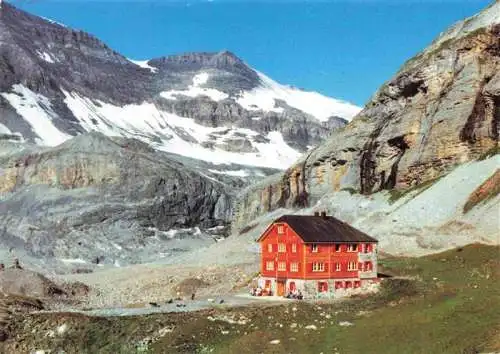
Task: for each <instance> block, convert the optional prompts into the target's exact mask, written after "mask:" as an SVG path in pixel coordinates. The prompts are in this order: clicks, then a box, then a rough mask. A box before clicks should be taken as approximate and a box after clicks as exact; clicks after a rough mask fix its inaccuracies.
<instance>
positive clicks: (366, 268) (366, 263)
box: [365, 262, 373, 272]
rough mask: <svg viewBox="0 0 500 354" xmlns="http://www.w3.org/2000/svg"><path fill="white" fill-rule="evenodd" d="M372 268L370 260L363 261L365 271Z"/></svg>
mask: <svg viewBox="0 0 500 354" xmlns="http://www.w3.org/2000/svg"><path fill="white" fill-rule="evenodd" d="M372 269H373V266H372V262H365V272H370V271H372Z"/></svg>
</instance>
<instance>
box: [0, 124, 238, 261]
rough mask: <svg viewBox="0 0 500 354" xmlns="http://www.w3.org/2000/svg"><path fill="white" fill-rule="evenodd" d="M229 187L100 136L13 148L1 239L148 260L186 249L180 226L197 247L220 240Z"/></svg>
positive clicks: (30, 248)
mask: <svg viewBox="0 0 500 354" xmlns="http://www.w3.org/2000/svg"><path fill="white" fill-rule="evenodd" d="M232 188H233V186H232V185H226V184H224V183H222V182H219V181H217V180H216V179H215V178H214V177H211V176H208V175H205V174H202V173H201V172H199V171H197V170H195V169H194V168H192V167H189V166H187V165H186V164H183V163H181V162H179V161H176V160H175V159H172V158H170V157H169V156H168V155H166V154H165V153H160V152H157V151H156V150H154V149H152V148H150V147H149V146H147V145H146V144H144V143H141V142H138V141H134V140H129V139H122V138H115V139H110V138H108V137H106V136H104V135H102V134H98V133H91V134H88V135H81V136H79V137H76V138H74V139H71V140H69V141H67V142H66V143H64V144H62V145H60V146H58V147H56V148H48V149H43V150H41V151H40V150H39V149H38V151H34V150H30V149H25V150H23V149H20V150H15V149H12V150H7V152H6V153H4V154H0V196H1V198H0V242H1V244H2V247H3V248H4V249H11V248H12V249H14V250H24V251H26V252H28V255H30V256H33V257H52V256H54V257H56V258H61V259H77V260H78V259H81V260H83V262H88V263H89V264H91V263H92V262H94V263H95V262H97V263H102V262H104V263H110V262H111V263H113V262H115V261H118V262H119V263H120V264H126V263H131V262H137V261H142V260H146V259H150V260H151V259H154V258H155V257H158V255H159V254H160V253H162V252H163V253H164V254H169V252H171V251H172V249H173V248H177V249H178V250H182V248H183V247H184V246H183V245H182V243H176V242H175V240H176V238H177V237H176V231H175V230H185V231H184V233H183V234H182V235H183V236H182V237H183V238H185V239H186V242H189V241H190V240H192V246H193V247H196V245H197V243H196V240H197V239H200V241H199V244H200V245H203V244H206V243H212V242H214V241H213V238H212V236H211V234H210V231H207V230H210V229H213V228H216V230H219V229H220V228H224V227H226V226H227V224H228V222H229V220H230V217H231V215H232V198H233V195H232V191H231V189H232ZM169 230H173V231H170V233H168V232H169ZM189 230H191V232H190V231H189ZM219 231H220V230H219ZM179 235H181V234H179ZM186 247H187V246H186ZM188 248H189V247H188ZM139 249H140V251H138V250H139ZM96 259H97V261H95V260H96ZM80 263H81V262H80Z"/></svg>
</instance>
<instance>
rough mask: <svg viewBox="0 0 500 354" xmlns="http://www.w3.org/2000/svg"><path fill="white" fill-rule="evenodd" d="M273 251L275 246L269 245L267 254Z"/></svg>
mask: <svg viewBox="0 0 500 354" xmlns="http://www.w3.org/2000/svg"><path fill="white" fill-rule="evenodd" d="M272 251H273V245H271V244H268V245H267V252H272Z"/></svg>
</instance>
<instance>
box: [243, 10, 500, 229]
mask: <svg viewBox="0 0 500 354" xmlns="http://www.w3.org/2000/svg"><path fill="white" fill-rule="evenodd" d="M499 120H500V3H499V2H495V3H493V4H492V5H491V6H490V7H488V8H487V9H485V10H484V11H483V12H482V13H480V14H478V15H477V16H474V17H472V18H469V19H467V20H465V21H463V22H460V23H458V24H457V25H455V26H454V27H453V28H451V29H450V30H448V31H447V32H445V33H444V34H442V35H441V36H440V37H439V38H438V39H437V40H436V41H435V42H433V43H432V44H431V46H430V47H429V48H427V49H426V50H424V51H423V52H422V53H420V54H419V55H417V56H416V57H415V58H413V59H411V60H410V61H408V62H407V63H405V65H404V66H403V67H402V68H401V70H400V71H399V72H398V73H397V74H396V76H395V77H394V78H392V79H391V80H390V81H388V82H387V83H385V84H384V85H383V86H382V87H381V88H380V89H379V90H378V91H377V92H376V93H375V95H374V96H373V98H372V99H371V101H370V102H369V103H368V104H367V106H366V107H365V108H364V109H363V110H362V111H361V112H360V113H359V114H358V115H357V116H356V117H355V118H354V119H353V120H352V121H351V122H350V123H349V124H348V125H347V126H345V127H343V128H341V129H338V130H337V131H335V132H334V133H333V134H332V135H331V136H330V137H329V138H328V139H327V140H326V141H325V142H324V143H322V144H321V145H319V146H318V147H317V148H315V149H313V150H312V151H311V152H310V153H308V154H305V155H304V156H303V157H302V158H301V159H300V161H299V162H298V163H297V164H295V165H294V166H292V167H291V168H289V169H288V170H287V171H286V173H285V174H282V175H277V176H274V177H272V178H270V179H268V180H267V181H264V182H262V183H260V184H258V185H256V186H254V187H252V188H250V189H249V190H247V191H246V192H245V193H244V194H243V196H242V197H241V200H240V202H239V205H238V213H237V216H236V224H237V225H245V224H246V223H247V222H248V221H249V220H251V219H253V218H255V217H256V216H258V215H261V214H263V213H266V212H269V211H271V210H274V209H277V208H280V207H288V208H290V207H291V208H293V207H295V208H301V207H306V206H309V205H310V206H312V205H314V204H315V203H316V202H317V201H318V200H319V199H320V197H321V196H323V195H324V194H325V193H331V192H334V191H340V190H349V191H352V192H359V193H362V194H367V195H368V194H372V193H375V192H378V191H383V190H404V189H408V188H409V187H413V186H416V185H420V184H422V183H424V182H428V181H431V180H433V179H436V178H437V177H440V176H442V175H444V174H446V173H448V172H449V171H450V170H451V169H453V168H454V167H456V166H457V165H459V164H462V163H464V162H468V161H472V160H476V159H478V158H479V157H481V156H482V155H483V154H485V153H486V152H488V151H490V150H492V149H496V148H497V147H498V135H499Z"/></svg>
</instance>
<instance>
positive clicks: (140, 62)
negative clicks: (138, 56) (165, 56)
mask: <svg viewBox="0 0 500 354" xmlns="http://www.w3.org/2000/svg"><path fill="white" fill-rule="evenodd" d="M127 60H128V61H129V62H131V63H133V64H135V65H137V66H140V67H141V68H144V69H149V70H151V72H153V73H157V72H158V68H155V67H154V66H151V65H149V64H148V63H149V60H133V59H128V58H127Z"/></svg>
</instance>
